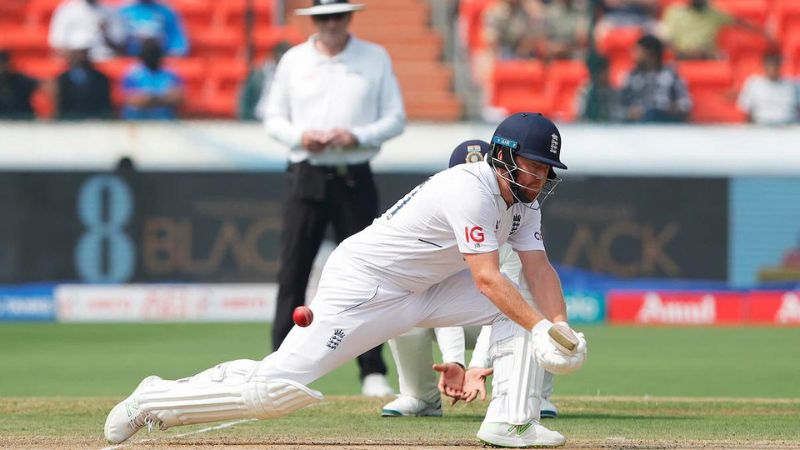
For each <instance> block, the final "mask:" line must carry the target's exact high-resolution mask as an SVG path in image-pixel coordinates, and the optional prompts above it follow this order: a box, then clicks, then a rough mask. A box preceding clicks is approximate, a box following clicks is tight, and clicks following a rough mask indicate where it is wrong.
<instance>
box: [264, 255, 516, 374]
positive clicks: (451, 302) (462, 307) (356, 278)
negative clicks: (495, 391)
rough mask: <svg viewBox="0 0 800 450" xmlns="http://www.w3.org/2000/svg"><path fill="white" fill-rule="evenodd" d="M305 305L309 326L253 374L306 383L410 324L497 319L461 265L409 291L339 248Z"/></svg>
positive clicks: (447, 324) (440, 324) (291, 336)
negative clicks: (310, 316) (438, 279)
mask: <svg viewBox="0 0 800 450" xmlns="http://www.w3.org/2000/svg"><path fill="white" fill-rule="evenodd" d="M309 307H310V308H311V310H312V311H313V312H314V320H313V322H312V323H311V325H310V326H308V327H305V328H301V327H294V328H293V329H292V331H290V332H289V334H288V335H287V336H286V339H285V340H284V341H283V344H282V345H281V347H280V348H279V349H278V350H276V351H275V352H274V353H272V354H271V355H269V356H267V357H266V358H264V359H263V360H262V362H261V364H260V365H259V367H258V371H257V373H258V375H263V376H264V377H266V378H270V379H271V378H284V379H288V380H292V381H296V382H298V383H302V384H305V385H308V384H309V383H312V382H313V381H315V380H317V379H318V378H320V377H321V376H323V375H325V374H327V373H329V372H331V371H333V370H334V369H336V368H337V367H339V366H341V365H342V364H344V363H345V362H347V361H349V360H351V359H353V358H355V357H356V356H358V355H360V354H361V353H363V352H365V351H366V350H369V349H370V348H373V347H375V346H376V345H378V344H382V343H384V342H386V341H387V340H389V339H390V338H392V337H394V336H399V335H401V334H403V333H405V332H407V331H408V330H410V329H411V328H413V327H422V328H437V327H452V326H472V325H488V324H491V323H493V322H494V321H495V320H497V319H498V318H500V317H502V314H501V313H500V311H499V310H498V309H497V308H496V307H495V306H494V304H493V303H492V302H491V301H490V300H489V299H488V298H486V297H485V296H483V295H482V294H481V293H480V292H479V291H478V289H477V288H476V287H475V283H474V282H473V280H472V275H471V273H470V272H469V270H467V269H465V270H463V271H461V272H459V273H457V274H455V275H452V276H451V277H449V278H447V279H445V280H443V281H442V282H440V283H438V284H435V285H433V286H431V287H429V288H428V289H426V290H424V291H422V292H409V291H407V290H403V289H400V288H397V287H395V286H393V285H391V284H389V283H386V282H382V281H381V280H377V279H375V278H373V277H372V276H370V274H368V273H365V272H364V271H363V270H362V269H361V268H360V267H359V266H358V264H357V262H355V261H352V260H351V259H348V258H347V257H346V254H345V251H343V249H341V248H337V249H336V250H335V251H334V252H333V253H332V254H331V256H330V258H329V259H328V263H327V265H326V266H325V270H324V271H323V273H322V277H321V279H320V283H319V287H318V289H317V295H316V296H315V297H314V300H313V301H312V302H311V304H310V305H309Z"/></svg>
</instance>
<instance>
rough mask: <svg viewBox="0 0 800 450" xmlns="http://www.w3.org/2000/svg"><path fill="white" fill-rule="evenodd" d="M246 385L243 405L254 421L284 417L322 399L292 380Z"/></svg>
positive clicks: (318, 393) (313, 391) (255, 381)
mask: <svg viewBox="0 0 800 450" xmlns="http://www.w3.org/2000/svg"><path fill="white" fill-rule="evenodd" d="M247 384H248V389H246V390H245V391H244V397H245V404H246V405H247V406H248V409H249V410H250V411H251V412H252V413H253V417H255V418H256V419H271V418H273V417H280V416H284V415H286V414H289V413H291V412H294V411H297V410H298V409H301V408H305V407H306V406H308V405H311V404H314V403H317V402H320V401H322V400H323V399H324V396H323V395H322V393H321V392H319V391H315V390H313V389H310V388H308V387H306V386H304V385H302V384H300V383H298V382H296V381H292V380H285V379H274V380H266V381H259V380H253V381H251V382H250V383H247Z"/></svg>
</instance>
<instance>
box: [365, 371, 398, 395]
mask: <svg viewBox="0 0 800 450" xmlns="http://www.w3.org/2000/svg"><path fill="white" fill-rule="evenodd" d="M361 394H362V395H364V396H367V397H391V396H392V395H394V389H392V387H391V386H389V382H388V381H387V380H386V376H384V375H383V374H380V373H371V374H369V375H367V376H365V377H364V379H363V380H361Z"/></svg>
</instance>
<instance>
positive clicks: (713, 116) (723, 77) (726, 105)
mask: <svg viewBox="0 0 800 450" xmlns="http://www.w3.org/2000/svg"><path fill="white" fill-rule="evenodd" d="M677 68H678V73H679V74H680V76H681V77H682V78H683V79H684V80H685V81H686V84H687V86H688V89H689V92H690V94H691V96H692V101H693V103H694V107H693V108H692V113H691V120H692V122H696V123H737V122H742V121H744V119H745V116H744V114H743V113H742V112H741V111H739V110H738V108H737V107H736V92H735V91H734V89H733V69H732V68H731V65H730V64H729V63H728V62H727V61H712V60H702V61H681V62H680V63H678V65H677Z"/></svg>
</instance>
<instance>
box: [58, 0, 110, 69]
mask: <svg viewBox="0 0 800 450" xmlns="http://www.w3.org/2000/svg"><path fill="white" fill-rule="evenodd" d="M86 33H89V35H90V36H92V41H91V46H90V49H89V56H90V57H91V58H92V60H93V61H101V60H104V59H109V58H112V57H113V56H114V55H115V53H121V52H122V50H123V48H122V42H123V40H124V38H125V31H124V30H123V28H122V23H121V22H120V21H119V20H117V18H116V16H115V15H114V13H113V12H112V11H111V9H110V8H107V7H105V6H103V5H102V4H101V3H100V2H99V1H98V0H65V1H63V2H62V3H61V4H60V5H58V8H56V10H55V12H54V13H53V18H52V20H51V21H50V35H49V43H50V47H53V48H54V49H56V50H59V51H63V52H67V51H69V49H68V44H69V42H70V39H72V36H73V35H75V34H78V35H81V36H82V35H84V34H86ZM81 39H82V37H81Z"/></svg>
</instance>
